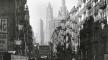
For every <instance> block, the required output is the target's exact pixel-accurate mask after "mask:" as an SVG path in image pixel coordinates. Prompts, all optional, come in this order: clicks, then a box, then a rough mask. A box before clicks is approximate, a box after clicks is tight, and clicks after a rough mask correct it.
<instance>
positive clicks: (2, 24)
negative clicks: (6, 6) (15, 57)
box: [0, 18, 7, 52]
mask: <svg viewBox="0 0 108 60" xmlns="http://www.w3.org/2000/svg"><path fill="white" fill-rule="evenodd" d="M6 51H7V19H3V18H0V52H6Z"/></svg>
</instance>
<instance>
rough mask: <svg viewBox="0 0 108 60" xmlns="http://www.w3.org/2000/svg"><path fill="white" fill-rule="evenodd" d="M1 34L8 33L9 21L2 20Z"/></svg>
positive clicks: (0, 25) (0, 23) (0, 20)
mask: <svg viewBox="0 0 108 60" xmlns="http://www.w3.org/2000/svg"><path fill="white" fill-rule="evenodd" d="M0 32H7V19H0Z"/></svg>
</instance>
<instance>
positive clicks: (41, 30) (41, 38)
mask: <svg viewBox="0 0 108 60" xmlns="http://www.w3.org/2000/svg"><path fill="white" fill-rule="evenodd" d="M40 40H41V42H40V43H41V45H44V30H43V20H40Z"/></svg>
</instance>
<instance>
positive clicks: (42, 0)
mask: <svg viewBox="0 0 108 60" xmlns="http://www.w3.org/2000/svg"><path fill="white" fill-rule="evenodd" d="M61 1H62V0H27V4H28V7H29V13H30V24H31V26H32V28H33V32H34V35H35V38H36V41H37V42H39V41H40V39H39V38H40V37H39V29H40V19H43V20H44V19H45V17H46V7H47V6H48V3H49V2H50V3H51V5H52V7H53V13H54V17H57V14H58V11H59V10H60V6H61V4H62V2H61ZM65 1H66V6H67V9H68V10H69V11H70V10H71V8H72V7H73V6H74V5H76V3H77V0H65Z"/></svg>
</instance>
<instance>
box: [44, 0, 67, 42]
mask: <svg viewBox="0 0 108 60" xmlns="http://www.w3.org/2000/svg"><path fill="white" fill-rule="evenodd" d="M46 14H47V16H46V33H45V35H46V36H45V41H46V42H47V43H48V41H51V35H52V33H53V31H54V29H55V28H56V27H57V26H58V25H60V21H61V20H64V19H65V18H66V17H67V16H68V14H69V12H68V10H67V7H66V4H65V0H62V6H61V7H60V10H59V12H58V16H57V17H56V18H54V16H53V8H52V7H51V4H50V3H49V5H48V7H47V13H46Z"/></svg>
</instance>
